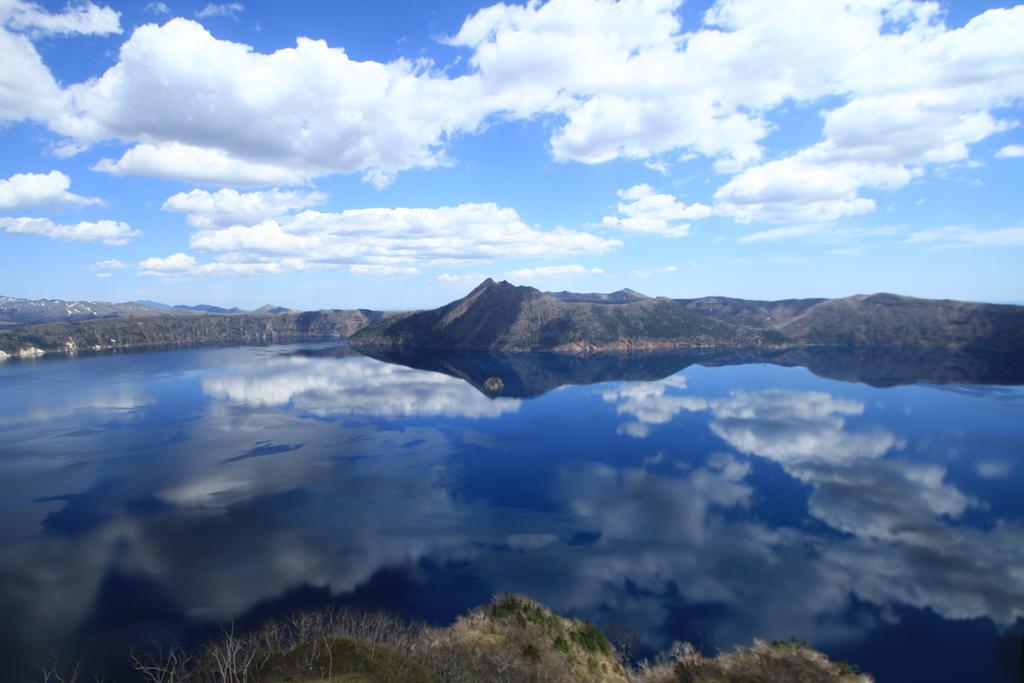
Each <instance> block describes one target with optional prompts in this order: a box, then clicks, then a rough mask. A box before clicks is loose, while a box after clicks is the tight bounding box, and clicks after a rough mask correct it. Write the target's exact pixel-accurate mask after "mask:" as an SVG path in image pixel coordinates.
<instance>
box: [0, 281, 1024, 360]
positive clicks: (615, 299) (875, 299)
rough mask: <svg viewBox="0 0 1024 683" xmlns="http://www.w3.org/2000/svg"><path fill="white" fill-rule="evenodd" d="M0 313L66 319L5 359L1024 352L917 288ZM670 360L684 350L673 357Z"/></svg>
mask: <svg viewBox="0 0 1024 683" xmlns="http://www.w3.org/2000/svg"><path fill="white" fill-rule="evenodd" d="M0 318H2V319H6V320H8V321H13V322H18V321H26V320H39V319H42V320H47V321H52V320H60V321H61V322H45V323H42V324H31V325H27V324H21V325H10V324H9V325H7V326H5V327H2V328H0V358H2V357H5V356H13V355H19V356H33V355H39V354H41V353H52V352H58V353H78V352H81V351H86V350H88V351H104V350H111V349H114V350H118V349H134V348H146V347H154V346H168V345H187V344H249V343H279V342H286V341H299V340H303V339H342V338H349V337H351V343H352V345H353V347H355V348H357V349H360V350H363V351H366V352H367V353H370V354H372V355H387V354H391V355H397V356H402V355H403V354H404V355H408V352H410V351H411V352H418V351H437V350H448V351H490V352H494V351H516V352H521V351H562V352H586V353H596V352H605V351H610V352H622V351H666V350H680V349H682V350H687V349H689V350H715V349H719V350H721V349H726V350H727V349H746V350H751V349H753V350H760V351H762V352H764V351H769V352H774V351H781V350H794V349H807V348H815V347H829V348H846V349H863V350H865V352H869V353H873V352H877V353H881V354H888V353H892V350H894V349H926V350H943V351H955V352H965V353H985V354H992V353H995V354H1020V355H1018V356H1014V357H1016V358H1020V357H1022V356H1024V306H1009V305H1001V304H979V303H967V302H961V301H946V300H942V301H936V300H928V299H914V298H911V297H904V296H896V295H893V294H873V295H870V296H865V295H858V296H852V297H846V298H842V299H788V300H783V301H748V300H744V299H731V298H725V297H705V298H701V299H669V298H666V297H649V296H646V295H644V294H641V293H639V292H634V291H632V290H628V289H624V290H620V291H618V292H613V293H611V294H593V293H591V294H579V293H573V292H554V293H552V292H542V291H540V290H537V289H534V288H533V287H517V286H515V285H511V284H509V283H508V282H495V281H494V280H491V279H487V280H485V281H484V282H483V283H481V284H480V285H479V286H478V287H476V289H474V290H473V291H472V292H470V293H469V294H468V295H467V296H465V297H463V298H462V299H458V300H456V301H453V302H451V303H449V304H447V305H445V306H442V307H440V308H436V309H433V310H429V311H417V312H412V313H384V312H381V311H372V310H367V309H355V310H333V309H332V310H322V311H309V312H299V311H289V310H288V309H283V308H280V307H275V306H263V307H261V308H259V309H257V310H255V311H241V310H239V309H234V308H231V309H224V308H218V307H215V306H187V307H179V306H174V307H170V306H164V305H161V304H156V303H155V302H128V303H124V304H105V303H102V304H101V303H93V302H67V301H55V300H45V301H30V300H25V299H11V298H8V297H3V298H0ZM673 362H674V361H673Z"/></svg>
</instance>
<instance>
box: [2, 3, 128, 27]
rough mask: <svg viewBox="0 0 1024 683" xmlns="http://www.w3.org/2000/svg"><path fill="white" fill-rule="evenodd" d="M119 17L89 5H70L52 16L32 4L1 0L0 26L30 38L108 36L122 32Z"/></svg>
mask: <svg viewBox="0 0 1024 683" xmlns="http://www.w3.org/2000/svg"><path fill="white" fill-rule="evenodd" d="M120 16H121V15H120V14H119V13H118V12H116V11H114V10H112V9H111V8H109V7H99V6H97V5H94V4H93V3H91V2H78V3H75V4H72V3H69V4H68V5H67V7H66V9H65V10H64V11H63V12H61V13H60V14H52V13H50V12H48V11H47V10H46V9H44V8H43V7H40V6H39V5H37V4H36V3H34V2H26V1H25V0H0V26H6V27H7V28H9V29H12V30H15V31H27V32H29V33H30V34H33V35H72V34H84V35H108V34H111V33H120V32H121V20H120Z"/></svg>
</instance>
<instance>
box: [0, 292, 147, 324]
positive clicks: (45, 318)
mask: <svg viewBox="0 0 1024 683" xmlns="http://www.w3.org/2000/svg"><path fill="white" fill-rule="evenodd" d="M166 313H167V311H166V310H165V309H162V308H160V307H158V306H154V305H150V304H148V303H143V302H141V301H126V302H124V303H108V302H106V301H63V300H61V299H17V298H14V297H10V296H0V324H4V325H31V324H34V323H45V322H57V321H60V322H73V321H76V320H93V319H96V318H115V317H124V316H146V315H164V314H166Z"/></svg>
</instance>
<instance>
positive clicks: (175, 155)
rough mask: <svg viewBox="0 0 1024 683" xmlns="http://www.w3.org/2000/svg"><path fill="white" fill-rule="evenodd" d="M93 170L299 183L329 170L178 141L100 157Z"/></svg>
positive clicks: (226, 181) (218, 181)
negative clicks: (296, 166)
mask: <svg viewBox="0 0 1024 683" xmlns="http://www.w3.org/2000/svg"><path fill="white" fill-rule="evenodd" d="M93 170H94V171H103V172H104V173H112V174H114V175H145V176H156V177H157V178H171V179H176V180H185V181H189V182H195V183H213V184H231V185H276V184H280V185H296V184H298V183H301V182H303V180H304V179H305V178H306V177H309V176H313V175H321V174H323V173H326V172H327V171H326V170H325V169H310V168H303V169H292V168H288V167H285V166H279V165H274V164H267V163H259V162H251V161H245V160H243V159H239V158H236V157H233V156H231V155H230V154H228V153H226V152H224V151H223V150H219V149H209V148H205V147H196V146H192V145H183V144H180V143H177V142H170V143H165V144H158V145H151V144H145V143H144V144H139V145H135V146H134V147H132V148H131V149H129V150H128V151H126V152H125V153H124V154H123V155H122V156H121V158H120V159H100V160H99V161H98V162H97V163H96V164H95V165H94V166H93Z"/></svg>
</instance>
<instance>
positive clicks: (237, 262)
mask: <svg viewBox="0 0 1024 683" xmlns="http://www.w3.org/2000/svg"><path fill="white" fill-rule="evenodd" d="M325 267H330V266H327V265H325V264H315V263H307V262H306V261H304V260H303V259H301V258H294V257H289V258H265V257H259V256H250V257H248V258H246V257H244V256H243V257H236V256H227V257H221V258H220V259H217V260H216V261H211V262H208V263H199V262H198V261H196V259H195V257H194V256H190V255H189V254H184V253H181V252H179V253H177V254H171V255H170V256H167V257H164V258H160V257H156V256H154V257H151V258H148V259H145V260H144V261H142V262H140V263H139V265H138V269H137V271H136V272H137V273H138V274H139V275H142V276H144V277H185V276H193V277H194V276H199V277H202V276H212V275H221V276H231V275H279V274H282V273H296V272H302V271H307V270H315V269H322V268H325Z"/></svg>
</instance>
